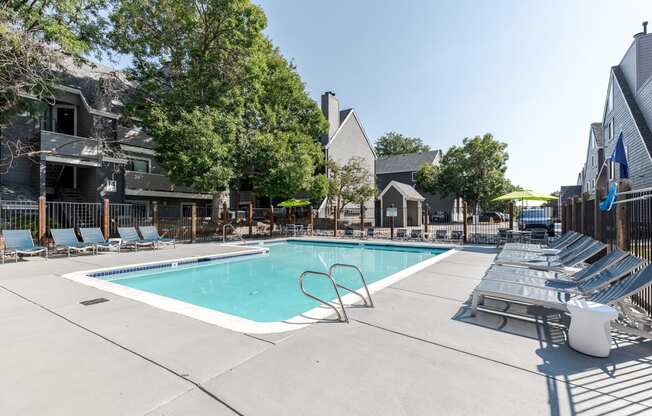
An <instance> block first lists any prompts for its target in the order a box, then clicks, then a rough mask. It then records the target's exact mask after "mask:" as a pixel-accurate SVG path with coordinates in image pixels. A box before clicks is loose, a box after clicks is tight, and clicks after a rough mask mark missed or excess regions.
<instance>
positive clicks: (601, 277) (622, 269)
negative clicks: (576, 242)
mask: <svg viewBox="0 0 652 416" xmlns="http://www.w3.org/2000/svg"><path fill="white" fill-rule="evenodd" d="M642 265H643V261H642V260H641V259H639V258H637V257H634V256H627V257H625V258H624V259H622V260H620V261H617V262H614V263H612V264H610V265H609V266H608V267H607V268H605V269H603V270H601V271H600V272H598V273H597V274H591V275H588V276H587V277H584V278H581V279H577V280H574V281H561V280H549V279H541V278H538V277H531V276H524V275H518V274H514V273H496V272H495V271H492V272H488V273H487V274H486V275H485V277H484V278H483V279H487V280H499V281H502V282H508V283H516V284H520V285H524V286H532V287H538V288H542V289H549V290H557V291H559V292H569V293H575V294H581V295H589V294H591V293H593V292H595V291H597V290H600V289H602V288H604V287H606V286H609V285H610V284H611V283H613V282H615V281H618V280H620V279H621V278H623V277H625V276H626V275H628V274H630V273H631V272H632V271H634V270H635V269H637V268H639V267H640V266H642Z"/></svg>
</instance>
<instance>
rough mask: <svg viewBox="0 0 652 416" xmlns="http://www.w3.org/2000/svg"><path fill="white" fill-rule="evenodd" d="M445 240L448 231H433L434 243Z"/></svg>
mask: <svg viewBox="0 0 652 416" xmlns="http://www.w3.org/2000/svg"><path fill="white" fill-rule="evenodd" d="M446 240H448V230H436V231H435V241H446Z"/></svg>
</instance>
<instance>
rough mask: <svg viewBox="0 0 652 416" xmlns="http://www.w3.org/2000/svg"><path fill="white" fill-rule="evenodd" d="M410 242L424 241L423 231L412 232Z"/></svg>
mask: <svg viewBox="0 0 652 416" xmlns="http://www.w3.org/2000/svg"><path fill="white" fill-rule="evenodd" d="M409 239H410V240H416V241H423V230H411V231H410V238H409Z"/></svg>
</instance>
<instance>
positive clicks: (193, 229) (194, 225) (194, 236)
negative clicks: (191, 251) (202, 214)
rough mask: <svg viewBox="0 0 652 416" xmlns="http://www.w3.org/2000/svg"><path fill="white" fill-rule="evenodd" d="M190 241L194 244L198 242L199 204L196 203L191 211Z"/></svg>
mask: <svg viewBox="0 0 652 416" xmlns="http://www.w3.org/2000/svg"><path fill="white" fill-rule="evenodd" d="M190 240H191V241H192V242H193V243H194V242H195V241H196V240H197V204H195V203H194V202H193V203H192V209H191V211H190Z"/></svg>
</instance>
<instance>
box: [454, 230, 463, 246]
mask: <svg viewBox="0 0 652 416" xmlns="http://www.w3.org/2000/svg"><path fill="white" fill-rule="evenodd" d="M462 240H464V233H463V232H462V231H460V230H453V231H451V241H454V242H457V243H462Z"/></svg>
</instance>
